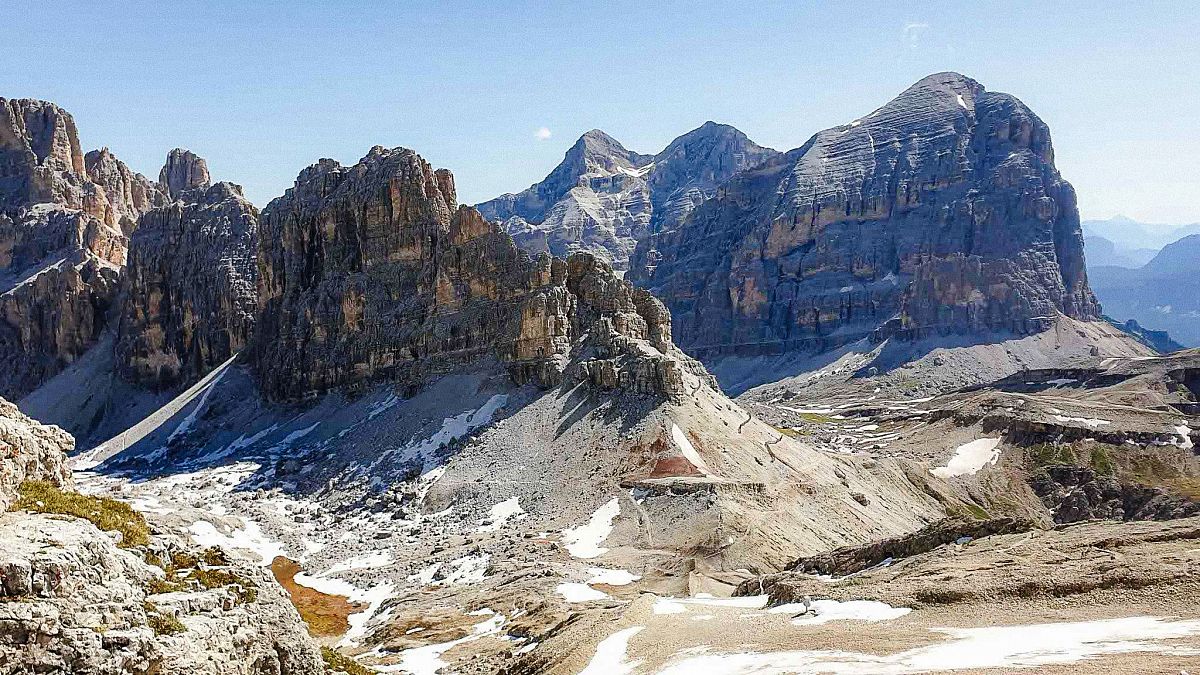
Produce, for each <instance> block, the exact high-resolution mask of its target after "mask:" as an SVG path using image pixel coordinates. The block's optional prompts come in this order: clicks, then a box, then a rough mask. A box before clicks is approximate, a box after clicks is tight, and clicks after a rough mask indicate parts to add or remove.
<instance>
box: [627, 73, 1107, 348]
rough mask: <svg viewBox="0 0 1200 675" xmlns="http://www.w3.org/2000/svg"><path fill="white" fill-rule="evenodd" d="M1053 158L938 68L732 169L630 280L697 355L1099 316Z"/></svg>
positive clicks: (981, 92) (1025, 130)
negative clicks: (648, 291)
mask: <svg viewBox="0 0 1200 675" xmlns="http://www.w3.org/2000/svg"><path fill="white" fill-rule="evenodd" d="M1053 156H1054V155H1053V150H1052V147H1051V144H1050V133H1049V129H1048V128H1047V127H1046V125H1045V123H1043V122H1042V121H1041V120H1040V119H1038V118H1037V116H1036V115H1034V114H1033V113H1032V112H1031V111H1030V110H1029V109H1028V108H1027V107H1026V106H1025V105H1024V104H1023V103H1021V102H1020V101H1019V100H1017V99H1016V98H1014V97H1012V96H1009V95H1007V94H998V93H992V92H987V91H986V90H985V89H984V88H983V87H982V86H981V85H979V84H978V83H977V82H975V81H974V80H971V79H970V78H966V77H964V76H962V75H959V74H957V73H938V74H935V75H931V76H929V77H927V78H924V79H922V80H921V81H919V82H917V83H916V84H914V85H913V86H911V87H909V88H908V89H906V90H905V91H904V92H903V93H901V94H900V95H899V96H897V97H896V98H895V99H893V100H892V101H890V102H889V103H887V104H886V105H884V106H883V107H881V108H879V109H877V110H875V111H874V112H873V113H871V114H869V115H867V116H864V117H862V118H859V119H856V120H853V121H851V122H850V123H849V124H845V125H841V126H838V127H834V128H832V129H827V130H825V131H821V132H819V133H817V134H816V135H815V136H813V137H812V138H811V139H810V140H809V141H808V142H807V143H805V144H804V145H803V146H801V147H799V148H796V149H794V150H792V151H790V152H788V153H787V154H786V155H782V156H779V157H776V158H774V159H773V160H771V161H768V162H764V163H763V164H761V165H759V166H758V167H756V168H754V169H752V170H749V171H745V172H743V173H740V174H737V175H736V176H734V177H733V178H732V179H731V180H729V181H727V182H726V183H724V184H723V186H722V189H721V193H720V194H719V195H718V196H717V198H715V199H712V200H710V201H708V202H705V203H704V204H703V205H702V206H700V207H699V208H698V209H697V210H696V212H695V213H694V214H692V216H691V217H689V218H688V219H687V220H685V221H683V222H682V224H681V225H679V226H678V227H675V228H668V229H666V230H665V231H662V232H661V233H659V234H656V235H654V236H653V237H651V238H648V239H646V240H644V241H643V242H642V243H641V244H640V245H639V248H638V251H637V253H636V254H635V256H634V260H633V262H632V264H631V268H632V269H631V272H630V276H631V278H632V279H634V280H635V281H636V282H637V283H642V284H645V285H647V286H648V287H650V288H652V289H653V290H654V291H655V293H656V294H657V295H659V297H663V298H667V299H668V305H669V307H670V308H671V310H672V314H673V315H674V317H675V338H676V340H677V341H678V342H679V343H680V344H681V345H684V346H687V347H691V348H692V349H699V350H701V351H702V352H703V353H705V354H709V355H713V354H719V353H730V352H740V351H744V350H746V349H752V350H756V351H761V350H767V351H775V350H788V349H795V348H800V347H804V348H809V349H817V350H822V349H826V348H829V347H831V346H836V345H838V344H842V343H844V342H849V341H854V340H856V339H859V338H861V337H863V336H864V335H868V334H871V333H872V332H873V331H875V329H876V328H878V327H879V326H881V325H884V326H886V328H885V330H882V331H881V332H879V333H876V335H877V337H884V336H887V335H895V334H902V335H911V336H918V335H927V334H930V333H937V332H967V333H975V334H983V333H988V332H992V331H1015V332H1018V333H1024V332H1030V331H1036V330H1042V329H1044V328H1045V327H1047V326H1048V323H1049V322H1050V321H1051V320H1052V318H1053V317H1054V316H1056V315H1057V314H1059V313H1062V314H1066V315H1068V316H1073V317H1077V318H1084V319H1090V318H1095V317H1097V316H1098V307H1097V305H1096V302H1095V299H1094V297H1093V296H1092V294H1091V291H1090V290H1089V289H1088V287H1087V278H1086V273H1085V271H1084V267H1083V243H1082V235H1081V233H1080V228H1079V215H1078V211H1077V209H1076V204H1075V194H1074V190H1073V189H1072V188H1071V186H1070V184H1068V183H1067V182H1066V181H1064V180H1063V179H1062V178H1061V177H1060V176H1059V174H1058V172H1057V170H1056V169H1055V168H1054V165H1053ZM717 317H724V318H720V319H719V318H717ZM892 319H894V321H892Z"/></svg>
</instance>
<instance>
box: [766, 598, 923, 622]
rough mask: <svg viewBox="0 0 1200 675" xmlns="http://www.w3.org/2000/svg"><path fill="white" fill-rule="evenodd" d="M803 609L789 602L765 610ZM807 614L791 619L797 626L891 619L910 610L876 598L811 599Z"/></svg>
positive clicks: (785, 612) (788, 610)
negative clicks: (840, 600) (845, 599)
mask: <svg viewBox="0 0 1200 675" xmlns="http://www.w3.org/2000/svg"><path fill="white" fill-rule="evenodd" d="M804 610H805V607H804V605H802V604H799V603H790V604H786V605H779V606H777V607H772V608H771V609H769V610H767V611H768V612H770V613H772V614H789V613H791V614H798V613H800V612H803V611H804ZM808 610H809V612H810V613H809V614H805V615H804V616H799V617H796V618H795V619H792V623H793V624H795V625H797V626H814V625H819V624H823V623H829V622H830V621H869V622H871V623H874V622H876V621H891V620H892V619H899V618H900V617H902V616H904V615H905V614H908V613H910V612H912V610H911V609H909V608H908V607H892V606H891V605H889V604H887V603H886V602H878V601H876V600H847V601H845V602H839V601H837V600H813V601H812V603H811V604H810V605H809V607H808Z"/></svg>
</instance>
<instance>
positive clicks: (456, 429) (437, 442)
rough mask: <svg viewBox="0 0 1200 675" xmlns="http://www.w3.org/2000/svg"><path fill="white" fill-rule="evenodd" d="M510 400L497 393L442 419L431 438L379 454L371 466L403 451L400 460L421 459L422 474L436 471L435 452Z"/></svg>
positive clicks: (485, 419) (486, 419)
mask: <svg viewBox="0 0 1200 675" xmlns="http://www.w3.org/2000/svg"><path fill="white" fill-rule="evenodd" d="M507 401H508V396H506V395H504V394H496V395H495V396H492V397H491V398H489V399H488V400H487V402H486V403H484V404H483V405H482V406H480V408H479V409H478V410H468V411H466V412H462V413H459V414H458V415H455V416H454V417H447V418H445V419H443V420H442V428H441V429H439V430H438V431H437V433H435V434H433V435H432V436H430V437H429V438H427V439H425V440H423V441H421V442H420V443H414V444H410V445H408V446H407V447H403V448H396V449H393V450H389V451H387V452H385V453H383V454H382V455H380V456H379V458H378V459H376V460H375V462H374V463H373V464H372V465H371V466H370V467H369V469H374V468H375V467H376V466H378V465H379V464H381V463H383V462H384V461H391V460H390V458H391V456H392V455H394V454H395V453H398V452H399V453H403V455H402V457H401V460H400V461H412V460H417V459H420V460H421V461H422V462H423V464H424V468H423V469H422V471H421V473H422V475H425V474H428V473H429V472H430V471H436V470H437V467H433V466H430V464H431V462H432V460H433V459H434V452H435V451H436V450H437V449H438V448H440V447H442V446H444V445H447V444H449V443H450V442H451V441H454V440H457V439H459V438H462V437H464V436H466V435H468V434H470V433H471V432H472V431H474V430H476V429H478V428H479V427H481V426H483V425H485V424H487V423H489V422H491V421H492V417H493V416H495V414H496V411H497V410H499V409H500V408H502V407H504V404H505V403H506V402H507Z"/></svg>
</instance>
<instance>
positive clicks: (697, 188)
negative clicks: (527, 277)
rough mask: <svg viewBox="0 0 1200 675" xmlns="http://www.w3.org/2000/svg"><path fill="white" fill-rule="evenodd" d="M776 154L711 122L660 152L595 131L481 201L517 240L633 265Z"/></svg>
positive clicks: (538, 248)
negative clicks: (521, 181)
mask: <svg viewBox="0 0 1200 675" xmlns="http://www.w3.org/2000/svg"><path fill="white" fill-rule="evenodd" d="M773 154H775V151H774V150H771V149H769V148H762V147H760V146H758V145H755V144H754V143H753V142H752V141H750V139H748V138H746V136H745V134H742V133H741V132H740V131H738V130H737V129H734V128H733V127H730V126H728V125H723V124H716V123H713V122H707V123H705V124H704V125H703V126H701V127H699V128H698V129H695V130H693V131H691V132H689V133H687V134H684V135H683V136H680V137H679V138H677V139H675V140H674V141H672V142H671V144H670V145H668V146H667V148H666V149H664V150H663V151H662V152H660V153H659V154H657V155H642V154H639V153H636V152H632V151H630V150H628V149H626V148H625V147H624V146H623V145H621V144H620V142H618V141H617V140H616V139H614V138H613V137H612V136H609V135H608V134H606V133H604V132H603V131H600V130H599V129H593V130H592V131H589V132H587V133H585V134H584V135H583V136H581V137H580V138H579V140H577V141H576V142H575V144H574V145H573V146H571V148H570V149H568V150H567V152H566V154H565V155H564V157H563V161H562V162H560V163H559V164H558V166H556V167H555V168H554V170H553V171H551V172H550V174H549V175H547V176H546V178H545V179H543V180H542V181H541V182H539V183H535V184H534V185H532V186H530V187H529V188H528V189H526V190H524V191H522V192H520V193H517V194H506V195H502V196H500V197H497V198H496V199H493V200H491V201H487V202H484V203H482V204H479V205H478V207H477V208H478V209H479V211H480V212H481V213H482V214H483V215H484V216H486V217H487V218H489V219H491V220H499V221H501V222H503V223H504V227H505V230H506V231H507V232H508V233H509V234H511V235H513V238H514V239H515V240H516V241H517V244H518V245H519V246H521V247H522V248H524V249H526V250H528V251H532V252H539V251H548V252H550V253H552V254H553V255H557V256H566V255H570V254H571V253H573V252H575V251H588V252H590V253H592V254H594V255H598V256H600V257H602V258H604V259H605V260H607V261H609V262H610V263H611V264H613V265H614V266H615V267H616V268H617V269H622V270H623V269H625V268H626V267H627V264H628V258H629V255H630V253H632V251H633V248H634V246H635V245H636V243H637V242H638V241H640V240H641V239H642V238H644V237H645V236H646V235H647V234H649V233H650V232H652V231H655V230H656V229H658V228H660V227H661V226H662V224H663V223H666V222H674V221H675V220H678V219H680V218H683V217H684V216H686V215H687V213H689V212H690V211H691V209H692V208H694V207H695V205H696V204H698V203H699V202H701V201H703V200H704V199H705V198H706V197H708V196H711V194H712V193H713V191H714V190H715V189H716V185H717V184H718V183H720V182H721V181H723V180H725V179H727V178H728V177H729V176H731V175H733V174H734V173H736V172H738V171H740V170H742V169H744V168H746V167H749V166H753V165H754V164H757V163H759V162H761V161H763V160H764V159H766V158H767V157H770V156H772V155H773Z"/></svg>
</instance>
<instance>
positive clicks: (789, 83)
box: [0, 0, 1200, 223]
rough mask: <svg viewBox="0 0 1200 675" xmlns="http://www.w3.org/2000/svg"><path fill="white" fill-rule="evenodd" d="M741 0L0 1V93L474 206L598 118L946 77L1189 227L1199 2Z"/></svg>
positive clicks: (1097, 203)
mask: <svg viewBox="0 0 1200 675" xmlns="http://www.w3.org/2000/svg"><path fill="white" fill-rule="evenodd" d="M749 4H752V5H753V7H749V8H747V7H737V6H735V5H734V3H727V2H692V3H682V2H680V3H668V2H662V3H659V2H649V1H647V0H643V1H641V2H621V1H612V2H603V3H599V2H594V3H566V2H564V3H539V2H509V3H455V2H442V3H427V4H426V3H421V4H418V3H402V2H395V3H387V2H371V3H367V2H363V3H355V2H334V1H332V0H331V1H326V2H304V1H292V2H255V1H253V0H240V1H237V2H231V1H225V0H209V1H207V2H196V3H184V2H145V3H141V2H98V1H96V0H87V1H75V2H65V1H64V2H56V1H54V0H37V1H33V2H30V1H27V0H3V6H4V14H5V23H6V25H5V26H4V27H3V28H2V29H0V31H2V33H3V35H4V43H5V44H4V48H3V49H0V96H6V97H37V98H46V99H50V100H53V101H55V102H57V103H59V104H60V105H62V106H64V107H66V108H67V109H68V110H69V111H71V112H72V113H73V114H74V116H75V118H76V122H77V123H78V125H79V129H80V133H81V136H82V141H83V143H84V145H85V146H86V147H88V148H91V147H98V146H100V145H108V146H109V147H111V148H112V149H113V151H114V152H115V153H116V154H117V156H118V157H121V158H122V159H124V160H125V161H126V162H127V163H129V164H130V165H131V166H132V167H133V168H134V169H136V170H138V171H142V172H143V173H146V174H148V175H151V176H155V175H156V174H157V171H158V167H159V166H160V165H161V164H162V159H163V157H164V156H165V154H166V151H167V150H168V149H170V148H172V147H175V146H177V145H179V146H184V147H188V148H190V149H192V150H194V151H196V152H197V153H199V154H201V155H203V156H204V157H206V158H207V159H208V162H209V166H210V168H211V170H212V172H213V174H214V176H215V177H216V178H218V179H225V180H232V181H234V182H237V183H241V184H242V185H243V186H245V188H246V191H247V194H248V195H249V196H250V198H251V199H252V200H254V201H255V202H256V203H257V204H259V205H260V206H263V205H265V204H266V202H267V201H269V200H270V199H271V198H272V197H274V196H276V195H278V194H280V193H282V191H283V190H284V189H286V188H287V187H289V186H290V185H291V184H292V181H293V180H294V178H295V176H296V174H297V173H298V172H299V171H300V169H302V168H303V167H305V166H307V165H308V164H311V163H312V162H315V161H316V160H317V159H318V158H321V157H333V158H335V159H338V160H340V161H342V162H343V163H352V162H353V161H355V160H357V159H358V158H359V157H361V156H362V155H364V154H365V153H366V151H367V150H368V149H369V148H370V147H371V146H372V145H376V144H380V145H387V146H394V145H403V146H407V147H411V148H413V149H415V150H417V151H418V152H420V153H421V154H422V155H423V156H425V158H426V159H428V160H429V161H430V162H431V163H433V164H434V165H435V166H444V167H448V168H450V169H451V170H452V171H454V173H455V176H456V178H457V183H458V189H459V198H460V200H461V201H464V202H468V203H471V202H476V201H480V200H483V199H487V198H490V197H493V196H495V195H497V194H500V193H502V192H509V191H516V190H520V189H522V188H524V187H526V186H528V185H529V184H530V183H532V182H534V181H536V180H539V179H540V178H541V177H542V176H543V175H545V174H546V173H547V172H548V171H549V170H550V169H551V168H552V167H553V166H554V165H555V164H556V163H557V162H558V160H559V159H560V158H561V157H562V153H563V152H564V151H565V150H566V149H567V147H568V146H570V145H571V143H572V142H573V141H574V140H575V138H576V137H578V136H579V134H581V133H582V132H584V131H586V130H588V129H591V128H601V129H604V130H605V131H607V132H609V133H610V134H612V135H613V136H615V137H616V138H618V139H619V140H621V141H622V142H623V143H624V144H625V145H626V146H627V147H629V148H631V149H633V150H638V151H641V152H655V151H657V150H659V149H661V148H662V147H663V146H665V145H666V144H667V143H668V142H669V141H670V140H671V139H672V138H674V137H675V136H678V135H679V134H682V133H684V132H686V131H688V130H689V129H692V128H694V127H696V126H699V125H700V124H701V123H703V122H704V121H705V120H709V119H711V120H715V121H719V122H726V123H729V124H733V125H734V126H737V127H738V128H740V129H742V130H743V131H745V132H746V133H747V134H749V136H750V137H751V138H753V139H754V140H756V141H757V142H759V143H762V144H764V145H769V146H772V147H775V148H777V149H781V150H785V149H789V148H792V147H795V146H798V145H800V144H802V143H803V142H804V141H805V140H806V139H807V138H808V137H809V136H811V135H812V134H813V133H814V132H816V131H818V130H820V129H822V128H825V127H829V126H833V125H836V124H842V123H846V122H848V121H850V120H852V119H854V118H856V117H858V116H861V115H863V114H865V113H866V112H869V111H870V110H872V109H874V108H876V107H878V106H879V105H881V104H883V103H884V102H886V101H887V100H888V99H890V98H891V97H893V96H895V95H896V94H897V93H899V92H900V91H902V90H903V89H904V88H905V87H906V86H908V85H909V84H911V83H912V82H915V81H916V80H918V79H920V78H921V77H923V76H924V75H927V74H929V73H933V72H937V71H942V70H957V71H959V72H962V73H964V74H966V75H969V76H971V77H974V78H975V79H977V80H979V81H980V82H982V83H983V84H984V85H985V86H986V87H987V88H988V89H991V90H996V91H1005V92H1008V93H1011V94H1015V95H1017V96H1018V97H1020V98H1021V99H1023V100H1024V101H1025V102H1026V103H1028V104H1029V105H1030V106H1031V107H1032V108H1033V109H1034V111H1035V112H1037V113H1038V114H1039V115H1040V116H1041V117H1042V118H1043V119H1045V120H1046V121H1047V122H1048V123H1049V124H1050V127H1051V131H1052V132H1053V136H1054V144H1055V149H1056V154H1057V158H1058V166H1059V168H1060V169H1061V171H1062V172H1063V174H1064V175H1065V176H1066V178H1067V179H1068V180H1070V181H1071V182H1072V183H1074V184H1075V186H1076V189H1077V190H1078V192H1079V201H1080V207H1081V210H1082V212H1083V215H1084V216H1085V217H1108V216H1111V215H1114V214H1117V213H1123V214H1126V215H1129V216H1131V217H1133V218H1136V219H1139V220H1143V221H1150V222H1168V223H1185V222H1193V221H1200V180H1197V179H1196V177H1195V165H1196V158H1198V157H1200V132H1198V131H1197V129H1198V127H1200V38H1197V35H1200V4H1197V3H1195V2H1162V3H1147V2H1138V3H1124V2H1122V3H1117V2H1088V3H1085V2H1057V3H1055V2H1020V1H1017V0H1012V1H1009V2H994V3H993V2H970V3H968V2H945V3H894V2H878V3H874V2H872V3H851V2H844V3H799V2H795V3H778V4H774V3H749ZM539 130H541V131H542V133H540V134H539Z"/></svg>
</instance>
